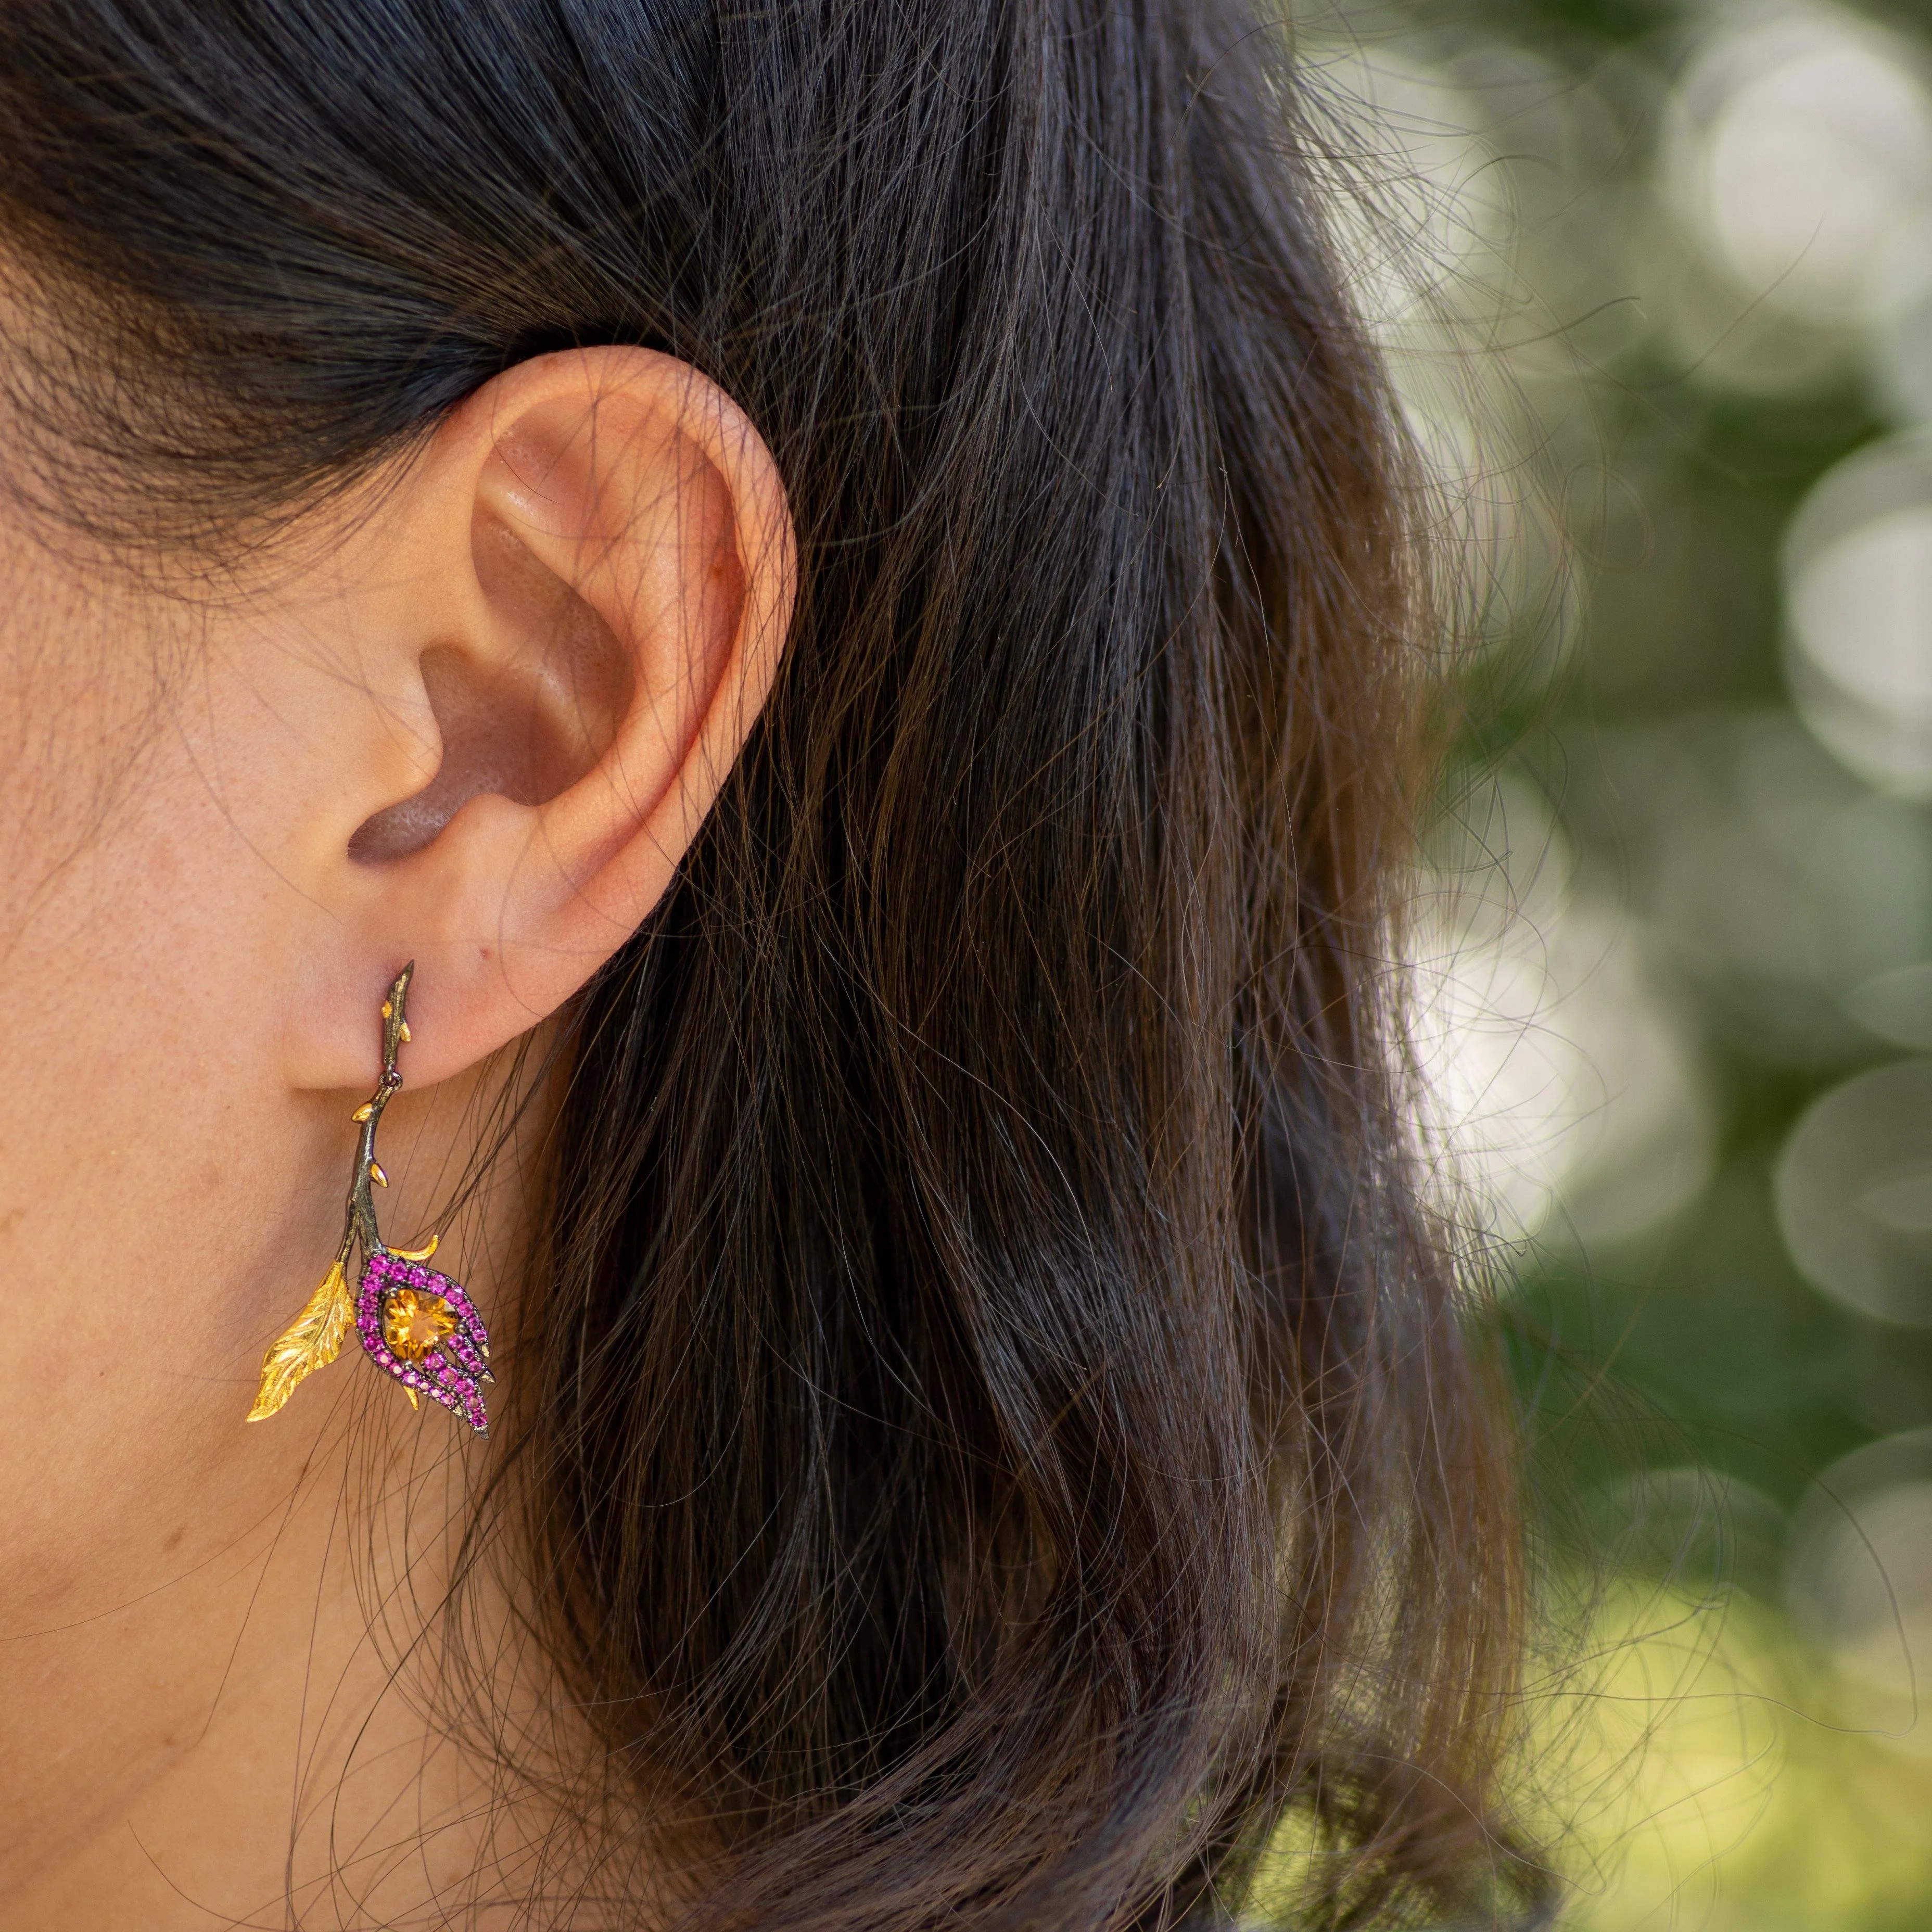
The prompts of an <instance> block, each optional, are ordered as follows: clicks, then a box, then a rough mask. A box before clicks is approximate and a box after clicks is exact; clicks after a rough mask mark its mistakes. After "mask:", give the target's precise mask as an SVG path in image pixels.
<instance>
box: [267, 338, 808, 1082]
mask: <svg viewBox="0 0 1932 1932" xmlns="http://www.w3.org/2000/svg"><path fill="white" fill-rule="evenodd" d="M370 523H371V532H370V535H369V540H368V542H367V543H366V544H364V545H363V546H362V547H360V548H352V550H351V551H350V556H351V558H352V559H353V560H352V562H350V565H348V566H347V567H348V568H349V569H350V571H351V572H352V573H353V576H354V577H355V579H356V580H355V581H354V582H353V583H349V584H348V585H347V586H345V587H344V592H343V595H344V598H345V599H346V600H347V604H348V605H349V606H350V607H353V608H354V609H356V610H357V611H358V612H359V618H358V620H357V622H356V630H357V633H358V637H359V644H358V661H359V662H358V669H359V676H360V678H361V679H363V680H365V681H366V683H365V690H364V692H363V693H362V695H363V696H364V697H365V700H366V699H368V698H371V697H373V698H374V700H375V701H374V702H367V701H365V703H364V706H363V708H362V723H361V724H360V725H359V727H353V731H352V735H353V736H354V739H355V742H353V744H351V745H343V744H342V743H341V742H340V738H339V736H338V742H337V744H336V747H335V754H336V755H335V765H334V767H333V769H334V772H335V778H334V780H333V781H332V782H331V783H330V784H329V785H328V786H327V787H326V790H327V793H328V796H327V799H326V805H324V806H323V808H321V809H320V812H319V814H318V817H319V820H320V826H319V836H317V837H315V838H312V839H311V841H308V850H309V852H310V853H311V854H312V855H313V859H312V864H311V865H310V866H308V867H305V871H308V872H309V874H310V876H309V877H307V878H306V879H305V880H304V882H303V883H304V885H305V897H306V898H307V899H308V902H309V903H310V904H313V905H314V906H315V907H317V910H318V912H319V913H320V914H321V915H322V916H320V918H319V919H317V920H314V921H312V922H310V926H309V936H308V939H307V941H305V945H304V950H305V953H306V954H307V957H305V959H303V960H302V962H300V972H299V978H300V979H301V980H302V983H303V985H302V994H301V995H300V998H299V1003H298V1004H299V1007H300V1008H301V1010H300V1012H299V1013H296V1014H293V1015H292V1016H291V1020H290V1034H289V1040H290V1048H291V1062H292V1064H291V1067H290V1071H291V1072H292V1073H293V1074H294V1076H296V1084H298V1085H302V1086H308V1087H354V1086H364V1085H369V1084H370V1083H371V1081H372V1080H373V1078H374V1073H375V1071H376V1067H377V1058H376V1042H377V1034H376V1031H375V1028H376V1022H375V1020H374V1014H375V1012H376V1009H377V1005H378V1004H380V1001H381V998H382V996H383V989H384V988H385V987H386V986H387V985H388V983H389V980H390V979H391V978H392V977H393V976H394V975H395V973H396V971H398V968H400V967H401V966H402V965H404V962H407V961H409V960H411V959H413V960H414V961H415V962H416V979H415V982H414V984H413V989H412V992H411V995H410V1022H411V1031H412V1035H413V1045H412V1046H411V1048H410V1052H409V1055H408V1056H407V1060H406V1062H405V1067H404V1071H405V1073H407V1076H408V1079H409V1081H410V1085H413V1086H415V1085H422V1084H425V1083H427V1082H433V1081H437V1080H440V1079H446V1078H447V1077H449V1076H450V1075H452V1074H454V1073H458V1072H459V1071H460V1070H463V1069H464V1068H465V1067H469V1066H472V1065H473V1064H475V1062H477V1061H479V1060H481V1059H482V1058H484V1056H485V1055H488V1054H490V1053H491V1052H494V1051H495V1050H496V1049H497V1048H499V1047H500V1046H503V1045H504V1044H505V1043H506V1042H507V1041H509V1040H512V1039H514V1037H516V1036H517V1035H518V1034H521V1033H523V1032H524V1031H526V1030H527V1029H528V1028H530V1027H531V1026H532V1025H535V1023H536V1022H539V1021H541V1020H542V1019H545V1018H547V1016H550V1014H552V1013H555V1012H556V1010H558V1008H559V1007H561V1006H562V1004H563V1003H564V1002H565V1001H567V1000H568V998H570V997H571V995H572V994H573V993H574V992H577V990H578V989H579V988H580V987H581V986H583V984H584V983H585V982H586V980H589V977H590V976H591V975H592V974H593V973H594V972H595V971H596V970H597V968H598V967H599V966H601V965H602V964H603V963H604V961H605V960H607V959H609V958H610V956H611V954H612V953H614V952H615V951H616V950H617V948H618V947H620V946H621V945H622V944H623V943H624V941H625V939H627V938H628V937H629V936H630V935H631V933H633V932H635V930H636V929H637V926H638V925H639V924H640V922H641V921H642V920H643V918H644V917H645V916H646V914H647V913H649V911H650V910H651V908H652V907H653V906H654V905H655V904H656V903H657V902H658V899H659V898H660V897H661V895H662V894H663V892H664V889H665V888H666V887H667V885H668V884H669V883H670V879H671V877H672V874H673V872H674V871H675V870H676V867H677V865H678V864H679V861H680V860H681V859H682V857H683V856H684V854H685V851H686V850H687V849H688V847H689V846H690V844H691V840H692V839H693V838H694V836H695V835H696V834H697V829H698V827H699V826H700V823H702V822H703V819H704V817H705V814H706V812H707V811H709V809H710V808H711V806H712V802H713V801H714V800H715V799H716V797H717V796H718V790H719V788H720V787H721V785H722V784H723V783H724V779H725V777H726V775H727V773H728V772H730V769H731V767H732V766H733V763H734V762H735V761H736V758H737V757H738V755H739V752H740V751H741V750H742V748H743V745H744V743H745V739H746V737H747V736H748V733H749V732H750V730H751V726H752V724H753V722H754V720H755V718H757V715H758V712H759V711H760V708H761V707H762V706H763V703H764V701H765V699H766V695H767V694H768V693H769V689H770V687H771V683H772V677H773V676H774V674H775V670H776V668H777V664H778V657H779V654H780V651H781V646H782V644H783V640H784V634H785V631H786V628H787V625H788V623H789V621H790V614H791V610H792V604H793V597H794V592H795V588H796V551H795V548H794V544H793V533H792V528H791V523H790V515H789V513H788V511H787V505H786V502H785V497H784V488H783V485H782V483H781V480H780V478H779V475H778V469H777V466H776V465H775V463H773V461H772V457H771V455H770V452H769V451H768V450H767V449H766V448H765V446H764V444H763V442H762V441H761V440H760V438H759V437H758V435H757V432H756V431H754V429H753V428H752V427H751V424H750V423H749V422H748V421H747V420H746V419H745V417H744V416H743V415H742V413H740V412H739V410H738V409H737V407H736V405H735V404H733V402H732V401H730V398H728V397H727V396H726V395H724V393H723V392H721V390H719V389H718V388H717V387H716V386H715V385H714V384H712V383H710V382H709V381H708V380H706V378H705V377H703V376H701V375H700V374H698V373H697V371H695V370H694V369H692V368H691V367H690V366H689V365H686V364H684V363H681V362H676V361H674V360H673V359H671V358H670V357H667V356H661V355H657V354H655V353H652V352H650V351H648V350H639V349H631V348H623V347H616V348H601V349H595V350H576V351H569V352H565V353H559V354H556V355H553V356H541V357H538V358H536V359H533V360H532V361H530V362H526V363H523V364H520V365H518V366H517V367H516V368H513V369H511V370H510V371H507V372H506V373H505V374H503V375H502V376H499V377H497V378H496V380H493V382H491V383H490V384H488V385H487V387H485V388H484V389H482V390H481V391H480V392H478V394H477V395H475V397H473V398H471V399H470V401H469V402H468V403H467V404H465V405H464V407H463V408H462V409H461V410H459V411H458V413H456V414H455V416H452V418H451V419H449V421H448V422H446V424H445V425H443V427H442V428H440V430H439V431H438V432H437V435H436V437H435V438H434V440H433V442H432V443H431V446H430V448H429V449H428V451H427V452H426V453H425V455H423V456H422V457H421V458H419V460H417V461H416V462H415V463H413V464H412V465H411V466H410V468H409V469H408V470H407V472H406V473H405V475H404V477H403V478H402V479H401V481H399V482H398V483H395V484H394V485H393V486H392V487H391V488H390V489H389V490H386V492H385V493H384V494H383V497H382V499H381V507H380V511H378V513H377V514H376V515H375V516H374V517H371V519H370ZM317 829H318V828H317V827H315V826H312V827H311V830H312V831H315V830H317Z"/></svg>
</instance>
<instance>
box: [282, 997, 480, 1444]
mask: <svg viewBox="0 0 1932 1932" xmlns="http://www.w3.org/2000/svg"><path fill="white" fill-rule="evenodd" d="M415 973H416V962H414V961H413V960H412V961H411V962H410V964H409V965H407V966H405V967H404V968H403V970H402V971H401V972H400V973H398V974H397V975H396V977H395V982H394V983H393V984H392V986H390V988H389V998H387V999H386V1000H385V1001H383V1010H382V1026H383V1077H382V1079H381V1081H380V1082H379V1083H378V1085H377V1088H376V1091H375V1092H374V1094H371V1096H370V1097H369V1099H368V1100H367V1101H365V1103H363V1105H362V1106H360V1107H359V1108H357V1109H356V1112H355V1113H354V1114H353V1115H352V1116H351V1118H352V1119H353V1120H354V1121H356V1122H357V1123H358V1124H359V1125H360V1127H361V1128H362V1136H361V1138H360V1139H359V1142H358V1143H357V1145H356V1163H355V1166H353V1169H351V1170H350V1181H349V1199H348V1200H347V1203H346V1204H345V1205H344V1210H343V1217H342V1242H341V1246H340V1247H338V1249H337V1250H336V1252H335V1261H334V1262H332V1264H331V1265H330V1267H329V1272H328V1273H327V1274H326V1275H324V1276H323V1278H322V1282H321V1285H320V1286H319V1287H318V1288H317V1289H316V1291H315V1292H314V1295H311V1296H310V1298H309V1299H308V1304H306V1306H305V1307H304V1308H303V1310H302V1313H300V1314H299V1315H298V1316H296V1319H295V1320H294V1321H293V1322H291V1323H290V1325H289V1327H288V1328H287V1329H286V1330H285V1331H284V1332H283V1334H281V1335H280V1336H278V1337H277V1338H276V1340H275V1341H274V1342H273V1343H271V1344H270V1346H269V1352H268V1354H267V1355H266V1356H265V1357H264V1358H263V1362H262V1383H261V1387H260V1389H259V1390H258V1391H257V1393H256V1397H255V1406H254V1408H252V1409H250V1410H249V1412H248V1420H249V1421H251V1422H261V1421H265V1420H266V1418H268V1417H269V1416H272V1415H274V1414H275V1412H276V1411H277V1410H278V1409H280V1408H281V1406H282V1405H283V1404H284V1403H285V1402H287V1400H288V1399H289V1397H290V1396H291V1395H293V1394H294V1393H295V1390H296V1385H297V1384H298V1383H299V1382H301V1381H302V1380H303V1379H304V1378H305V1377H306V1376H311V1375H313V1374H314V1373H315V1371H316V1370H317V1369H320V1368H326V1367H328V1365H329V1364H330V1363H331V1362H332V1361H335V1358H336V1357H337V1355H339V1354H340V1353H341V1349H342V1344H343V1343H344V1340H346V1339H347V1336H348V1334H349V1330H350V1326H351V1325H352V1324H353V1326H354V1328H355V1329H356V1334H358V1335H359V1337H361V1339H362V1348H363V1352H364V1353H365V1354H366V1355H368V1358H369V1359H370V1360H371V1361H373V1362H374V1364H376V1366H377V1367H378V1368H380V1370H383V1373H385V1374H386V1375H389V1376H393V1377H394V1378H395V1379H396V1380H397V1381H398V1382H401V1384H402V1385H403V1389H404V1393H405V1394H407V1396H408V1397H409V1399H410V1407H411V1408H413V1409H414V1408H416V1407H418V1406H419V1398H420V1397H422V1396H425V1395H427V1396H428V1397H429V1398H430V1400H431V1401H432V1402H437V1403H441V1404H442V1405H443V1407H444V1408H445V1409H448V1410H449V1412H450V1413H451V1414H452V1415H455V1416H458V1417H460V1418H461V1419H462V1420H463V1421H465V1422H466V1423H468V1424H469V1426H470V1427H471V1428H472V1429H473V1430H475V1431H476V1433H478V1435H479V1436H480V1435H484V1434H487V1433H488V1418H487V1416H486V1415H484V1410H483V1393H482V1388H481V1385H482V1384H484V1382H493V1381H494V1380H495V1379H496V1378H495V1377H494V1376H493V1375H492V1374H491V1373H490V1337H489V1333H488V1331H487V1330H486V1329H485V1328H484V1325H483V1318H482V1317H481V1316H480V1315H479V1314H478V1313H477V1312H476V1306H475V1303H474V1302H472V1301H471V1300H470V1298H469V1292H468V1291H467V1290H466V1289H464V1287H463V1285H462V1283H460V1282H458V1281H456V1280H453V1279H452V1277H450V1276H449V1275H446V1274H437V1271H435V1270H434V1268H425V1266H424V1265H423V1264H424V1263H425V1262H427V1261H428V1259H429V1258H430V1257H431V1256H432V1255H433V1254H434V1253H435V1252H436V1247H437V1244H436V1241H435V1239H434V1237H432V1238H431V1241H430V1244H429V1245H428V1247H425V1248H419V1249H409V1248H392V1247H388V1246H386V1244H384V1242H383V1237H382V1234H381V1231H380V1229H378V1227H377V1223H376V1203H375V1196H374V1194H373V1193H372V1192H371V1187H372V1184H373V1186H374V1187H388V1186H389V1176H388V1175H386V1174H385V1173H384V1172H383V1169H382V1164H381V1163H380V1162H379V1161H378V1160H377V1158H376V1130H377V1128H378V1127H380V1125H381V1124H382V1120H383V1109H384V1108H386V1106H388V1105H389V1100H390V1097H392V1095H393V1094H395V1093H397V1092H398V1091H399V1090H400V1089H401V1086H402V1084H403V1076H402V1075H401V1073H398V1071H397V1070H396V1055H398V1053H399V1052H401V1049H403V1048H404V1046H407V1044H408V1043H409V1039H410V1025H409V1022H408V1020H407V1019H406V1018H405V1017H404V1006H405V1004H406V1003H407V1001H408V998H409V992H410V980H411V979H412V978H413V977H414V976H415ZM356 1250H360V1252H361V1255H362V1275H361V1280H360V1283H359V1287H358V1290H357V1292H356V1294H355V1295H353V1296H352V1295H350V1292H349V1285H348V1269H349V1262H350V1256H351V1254H352V1253H354V1252H355V1251H356Z"/></svg>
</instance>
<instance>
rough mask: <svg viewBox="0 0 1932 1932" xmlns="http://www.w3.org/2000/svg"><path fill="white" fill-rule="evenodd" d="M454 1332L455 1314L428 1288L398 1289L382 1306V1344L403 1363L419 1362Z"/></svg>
mask: <svg viewBox="0 0 1932 1932" xmlns="http://www.w3.org/2000/svg"><path fill="white" fill-rule="evenodd" d="M455 1332H456V1311H455V1309H453V1308H452V1307H450V1305H449V1303H448V1302H446V1301H444V1300H443V1297H442V1296H441V1295H431V1293H430V1292H429V1291H428V1289H421V1288H399V1289H397V1290H396V1292H395V1294H393V1295H391V1296H389V1298H388V1299H387V1300H386V1301H385V1302H384V1303H383V1340H384V1341H386V1343H389V1349H390V1352H392V1354H394V1355H396V1356H398V1357H399V1358H401V1360H402V1361H405V1362H419V1361H422V1358H424V1356H425V1355H428V1353H429V1352H430V1351H431V1349H434V1347H435V1346H436V1345H437V1343H439V1342H440V1341H441V1340H443V1337H445V1336H446V1335H453V1334H455Z"/></svg>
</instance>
